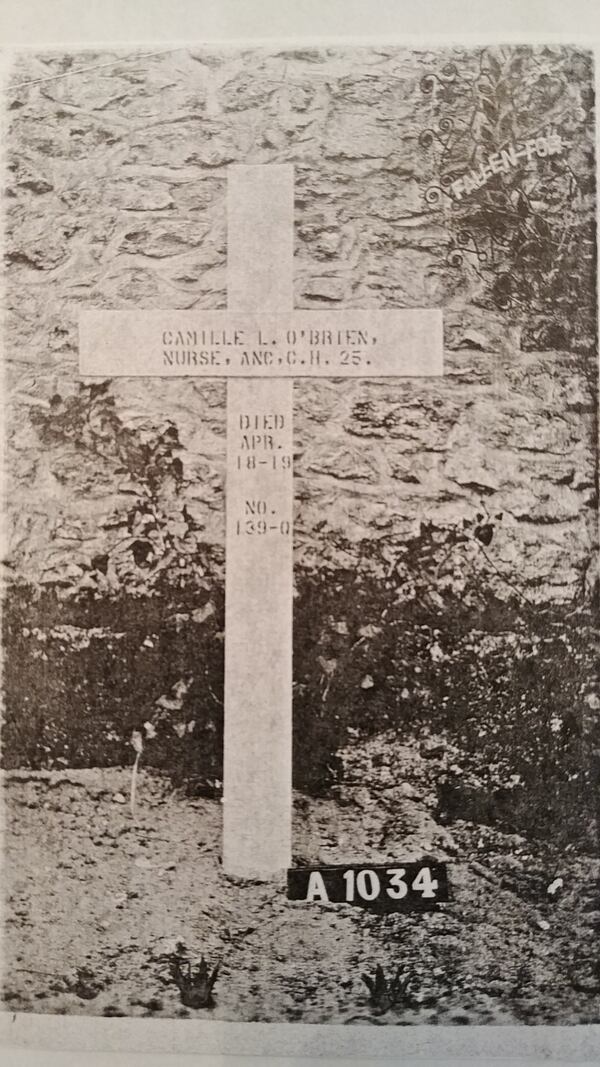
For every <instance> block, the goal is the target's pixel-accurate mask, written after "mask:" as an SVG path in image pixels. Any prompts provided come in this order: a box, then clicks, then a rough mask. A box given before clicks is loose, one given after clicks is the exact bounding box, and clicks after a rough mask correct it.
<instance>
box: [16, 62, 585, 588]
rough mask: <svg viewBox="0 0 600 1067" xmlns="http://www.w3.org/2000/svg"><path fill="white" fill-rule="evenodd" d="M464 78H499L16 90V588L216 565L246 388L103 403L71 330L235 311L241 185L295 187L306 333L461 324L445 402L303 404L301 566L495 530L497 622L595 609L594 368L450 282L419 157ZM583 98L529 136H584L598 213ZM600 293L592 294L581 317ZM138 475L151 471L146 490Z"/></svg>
mask: <svg viewBox="0 0 600 1067" xmlns="http://www.w3.org/2000/svg"><path fill="white" fill-rule="evenodd" d="M529 53H531V54H529ZM565 56H566V59H565ZM576 58H577V56H576ZM580 58H581V57H580ZM449 61H452V62H454V63H455V64H456V66H457V67H459V68H460V69H461V70H465V71H467V72H470V73H471V75H472V73H473V71H476V69H477V66H478V64H480V63H481V56H480V55H479V54H478V53H465V52H461V51H458V50H455V51H453V52H451V53H424V52H421V53H408V52H404V51H396V50H390V49H385V48H379V49H369V50H364V51H360V52H353V51H347V50H345V51H338V50H333V49H328V50H324V51H312V50H307V51H304V52H295V53H286V52H279V53H277V54H275V53H266V52H262V51H246V52H243V53H239V52H233V51H232V52H227V53H223V54H218V55H217V54H206V53H203V52H201V51H194V50H185V49H174V50H172V51H169V52H166V53H165V54H162V55H158V56H155V57H151V58H136V57H135V55H128V56H123V57H120V56H119V55H117V54H110V53H102V54H97V55H96V54H89V53H84V54H81V55H75V56H73V55H69V56H66V55H65V56H61V55H29V56H27V57H24V58H21V59H20V60H19V61H18V62H17V63H16V65H15V67H14V69H13V71H12V74H11V83H12V90H11V91H10V92H9V93H8V97H7V99H8V106H9V125H8V140H7V145H8V149H7V163H8V175H7V177H8V188H7V193H6V199H5V207H6V229H7V234H6V251H7V258H8V269H7V275H6V279H7V290H8V298H9V306H10V310H9V316H8V323H7V332H6V339H7V361H8V371H7V385H8V388H9V391H10V392H9V395H10V410H9V419H8V438H7V445H8V447H7V460H8V486H7V503H8V513H9V552H8V563H9V568H10V575H11V577H12V578H14V579H15V580H17V581H18V582H26V583H30V584H31V585H33V587H34V588H36V589H38V588H39V587H40V586H41V585H45V586H52V587H54V586H56V587H57V588H58V589H59V590H60V591H61V594H62V595H67V596H68V595H70V594H71V593H73V592H75V591H77V590H78V589H80V588H86V587H87V588H92V589H97V590H99V591H100V593H107V594H108V593H111V592H116V591H118V590H119V589H129V590H131V591H135V590H136V589H137V588H142V587H143V583H144V582H147V579H148V571H149V567H150V569H151V565H152V561H154V563H155V564H156V565H159V564H160V556H161V552H163V553H164V552H165V551H166V548H165V530H166V531H167V533H168V547H169V552H170V554H171V556H172V562H173V565H174V566H175V565H177V566H181V568H182V569H183V570H185V569H186V568H190V567H192V568H193V567H194V566H195V565H196V562H197V558H198V555H197V554H198V551H199V549H200V547H201V546H202V545H204V544H209V545H214V546H216V548H217V549H219V548H220V549H222V546H223V540H224V521H223V520H224V484H223V479H224V454H225V383H224V382H206V381H199V380H196V381H194V380H191V379H190V380H182V379H180V380H171V381H168V380H161V381H152V380H147V381H144V380H133V379H132V380H126V379H120V380H115V381H113V382H111V383H110V384H109V385H108V386H107V388H106V390H105V391H102V390H99V391H97V392H94V389H93V388H92V389H90V388H87V387H85V386H83V385H82V384H81V383H80V381H79V379H78V352H77V322H78V315H79V312H80V310H81V309H82V308H84V307H85V308H116V309H127V308H134V307H135V308H156V307H164V308H185V309H191V308H196V309H199V308H215V307H224V306H225V303H226V228H225V189H226V180H227V167H228V164H230V163H236V162H245V163H248V162H251V163H272V162H292V163H294V165H295V173H296V246H295V302H296V306H297V307H299V308H316V307H326V308H344V307H348V308H350V307H354V308H368V307H381V308H385V307H418V306H426V307H433V306H442V307H443V308H444V318H445V347H446V366H445V375H444V379H443V380H437V381H431V380H429V381H427V380H422V381H418V380H398V381H389V380H387V381H377V380H374V381H357V380H343V381H341V380H338V381H333V380H332V381H312V382H310V381H298V382H297V383H296V385H295V402H296V416H295V420H296V421H295V434H296V465H295V472H296V480H295V485H296V537H295V546H296V558H297V563H298V565H299V566H306V567H313V566H317V567H318V566H322V565H324V564H326V563H333V564H336V563H337V564H340V563H341V564H343V565H346V564H348V563H349V564H351V565H354V564H355V563H356V562H357V560H359V559H360V558H361V557H362V556H363V555H364V545H365V543H367V544H368V543H371V542H373V541H375V540H377V541H379V542H380V543H381V548H382V553H383V555H384V556H385V555H387V557H388V558H390V559H391V558H393V557H395V554H397V553H398V552H399V551H401V549H402V546H403V545H405V544H407V543H408V542H410V541H411V539H414V538H415V537H418V535H419V531H420V529H421V524H422V523H425V524H431V525H432V526H433V527H435V528H438V527H439V528H441V529H454V528H459V527H460V526H461V524H462V523H463V520H467V521H468V522H474V521H475V522H476V521H479V522H481V521H483V519H479V520H478V519H476V516H477V515H480V516H483V517H484V518H485V517H488V516H489V518H490V524H491V525H492V526H493V530H494V539H493V543H492V544H490V545H489V546H488V547H487V549H486V552H485V554H484V555H483V556H482V554H481V553H479V554H478V555H477V565H478V566H479V565H481V566H483V567H484V568H485V569H486V573H487V574H488V576H489V580H490V582H491V583H492V584H493V585H494V587H495V589H496V591H497V593H498V594H499V595H509V594H510V591H511V590H514V588H515V587H518V589H519V590H520V591H521V592H522V594H523V595H524V596H526V597H527V598H528V599H530V600H534V601H537V600H547V599H553V600H558V601H568V600H571V599H572V598H574V597H577V596H579V595H580V594H581V593H582V592H584V591H585V590H588V591H589V588H590V575H591V574H592V573H593V571H592V570H591V566H592V559H593V553H594V548H595V544H596V530H597V510H596V506H597V505H596V488H595V483H596V450H595V409H596V392H595V369H594V356H593V354H592V355H590V350H589V348H588V351H582V350H578V351H575V350H573V351H571V350H568V349H567V348H564V347H562V348H560V349H555V350H550V351H523V349H522V345H521V339H522V336H523V330H524V328H525V327H526V326H527V325H528V318H527V317H528V310H527V308H525V309H523V308H520V309H517V310H515V308H514V307H513V308H511V309H509V310H507V309H502V308H500V307H498V306H494V305H493V303H490V301H489V299H487V298H486V295H485V292H484V284H483V282H482V275H481V272H480V271H477V270H476V269H474V267H473V266H472V264H471V262H470V261H469V258H468V257H465V259H464V262H463V263H462V265H461V266H460V267H458V268H457V267H456V266H451V265H450V264H449V262H448V259H447V254H448V251H449V249H450V248H451V247H452V242H453V237H452V227H451V225H450V224H449V220H448V211H447V209H445V208H444V207H443V206H442V207H441V208H440V207H439V206H438V205H435V204H429V203H428V202H427V200H426V198H425V192H426V190H427V188H428V187H429V186H430V184H431V182H432V180H435V166H436V161H435V156H432V154H431V152H428V151H426V150H425V148H424V147H423V143H422V135H423V132H424V131H425V130H427V129H428V128H430V127H431V124H432V122H433V120H434V119H439V108H440V106H441V104H440V100H439V98H436V100H437V103H436V102H435V101H434V102H433V103H432V95H431V93H429V94H428V93H426V92H424V91H423V88H422V79H423V77H424V76H425V75H427V74H429V73H431V71H434V72H436V71H440V70H443V69H444V67H445V65H447V63H448V62H449ZM527 62H528V63H530V65H532V69H533V67H536V69H537V67H540V65H542V67H543V65H544V64H545V65H546V68H547V71H548V73H547V75H544V73H543V71H542V74H541V75H539V77H540V78H543V77H546V76H547V77H548V78H549V79H550V83H552V79H553V78H554V79H555V81H556V71H557V69H558V68H560V70H561V71H564V69H565V63H566V66H567V68H568V69H570V68H569V63H571V60H570V59H569V54H568V53H565V52H564V51H562V50H554V51H552V50H537V51H536V52H535V53H534V52H531V50H528V57H527ZM574 63H575V60H573V61H572V63H571V65H573V64H574ZM584 66H585V64H584ZM79 68H93V69H90V70H88V72H87V73H76V71H77V70H78V69H79ZM528 69H529V68H528ZM586 71H587V73H586ZM62 75H66V76H62ZM589 76H590V75H589V68H585V70H583V72H581V70H580V71H579V77H580V82H578V81H577V80H576V79H575V80H574V81H573V80H572V79H571V81H569V79H568V78H566V79H563V81H562V82H560V84H561V85H562V86H563V91H562V96H561V94H560V93H557V92H554V94H552V92H549V95H548V98H547V99H546V98H544V100H542V101H541V102H538V104H539V106H538V113H537V114H535V115H531V116H530V117H529V121H530V122H531V124H532V128H545V127H546V125H548V124H550V125H554V128H557V127H560V128H561V129H562V128H563V126H564V124H565V123H568V122H570V123H571V125H572V129H571V133H570V142H569V145H570V148H569V151H570V155H569V157H568V159H569V165H570V166H571V168H573V172H574V174H575V177H576V179H577V181H578V182H579V189H580V190H581V189H583V188H584V184H585V183H584V179H585V180H587V182H588V186H589V184H590V182H591V183H592V186H593V169H592V165H593V160H592V157H591V143H592V142H591V133H590V125H589V110H588V111H587V112H586V110H585V108H584V107H583V106H582V101H583V102H584V103H585V94H586V93H588V92H589V84H588V82H586V77H589ZM559 81H560V79H559ZM27 83H28V84H27ZM440 84H441V82H440ZM536 84H537V83H536ZM578 93H579V97H578V98H577V99H575V97H577V94H578ZM442 103H443V98H442ZM455 106H456V108H458V109H459V110H460V106H461V101H460V98H459V99H458V101H457V103H456V105H455ZM577 107H578V108H579V112H580V113H579V116H578V115H577ZM436 108H437V110H436ZM561 116H562V117H561ZM565 116H566V117H565ZM573 116H575V117H574V118H573ZM559 120H560V121H559ZM560 122H562V123H563V126H560ZM565 128H566V126H565ZM420 137H421V143H420V140H419V138H420ZM540 195H541V194H540ZM577 196H578V199H577V200H576V201H575V200H574V201H573V205H572V208H573V212H579V214H580V216H583V215H586V217H589V218H593V209H594V196H593V188H592V191H591V194H590V193H589V188H588V192H587V195H586V196H583V194H581V193H580V192H578V194H577ZM594 285H595V279H594V276H593V271H592V270H591V269H590V270H588V271H587V273H585V272H584V275H583V281H582V284H581V291H582V298H583V296H585V295H586V293H587V298H588V300H589V298H590V294H593V292H594ZM592 298H593V297H592ZM564 316H565V318H566V319H568V317H569V309H568V308H566V309H565V310H564ZM573 347H574V348H576V346H573ZM132 456H134V458H135V464H134V467H135V469H132V468H131V462H129V461H131V457H132ZM144 456H146V457H148V456H149V457H151V459H150V460H148V462H150V461H151V462H153V463H155V464H157V465H158V466H157V470H158V474H157V477H156V478H155V479H154V481H153V483H152V487H151V489H150V491H149V490H148V482H147V477H146V475H145V473H144V470H143V458H144ZM157 457H158V458H157ZM128 462H129V469H128ZM136 465H137V466H136ZM145 497H149V503H148V502H147V506H146V504H144V498H145ZM157 528H158V529H157ZM144 539H145V540H146V542H147V543H148V544H151V546H152V551H151V552H150V557H147V558H143V552H142V555H141V556H140V554H139V544H140V543H142V542H144ZM136 541H137V544H138V547H137V555H136V548H135V546H134V542H136ZM476 547H477V548H479V546H478V545H477V546H476ZM484 547H485V546H484ZM217 554H218V553H217ZM149 560H150V562H149Z"/></svg>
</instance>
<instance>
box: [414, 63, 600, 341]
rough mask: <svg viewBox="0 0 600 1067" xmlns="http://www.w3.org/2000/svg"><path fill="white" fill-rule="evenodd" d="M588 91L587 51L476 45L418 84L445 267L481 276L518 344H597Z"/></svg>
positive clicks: (431, 199) (484, 292)
mask: <svg viewBox="0 0 600 1067" xmlns="http://www.w3.org/2000/svg"><path fill="white" fill-rule="evenodd" d="M591 85H593V74H592V69H591V56H590V55H588V54H587V53H583V52H579V53H577V52H574V51H573V50H567V49H561V48H547V47H544V48H523V47H519V48H514V47H513V48H504V49H483V50H481V51H480V52H479V53H478V54H477V59H476V61H475V63H473V62H472V61H468V62H465V63H464V64H459V63H458V62H447V63H446V64H444V65H442V66H441V67H440V69H439V70H434V71H432V72H431V73H429V74H426V75H425V76H424V77H423V78H422V79H421V83H420V89H421V93H422V99H423V101H424V104H425V107H426V109H427V116H428V125H427V127H426V128H425V129H424V130H423V131H422V133H421V136H420V144H421V147H422V148H423V149H424V150H425V151H426V152H427V153H428V154H429V157H430V161H431V168H432V170H431V173H432V180H431V182H430V184H429V186H428V187H427V189H426V190H425V192H424V196H425V200H426V202H427V203H428V204H429V205H430V206H431V207H433V208H434V209H436V210H440V211H441V212H442V213H443V215H444V222H445V225H446V228H447V231H448V234H449V244H448V248H447V263H448V265H449V266H451V267H452V268H454V269H456V270H457V271H465V272H468V273H470V274H474V275H476V276H478V277H479V279H480V280H481V283H482V285H481V295H480V297H479V299H480V302H481V303H482V304H483V305H484V306H487V307H491V308H495V309H497V310H500V311H502V312H506V313H507V314H508V315H509V316H510V317H511V318H512V320H513V321H516V322H518V323H519V325H521V327H522V347H523V348H531V349H548V348H556V349H560V348H571V349H573V350H583V351H589V350H592V349H594V347H595V340H596V313H595V271H596V254H595V178H594V148H593V145H594V138H593V128H594V127H593V110H594V98H593V92H592V89H591V88H590V86H591Z"/></svg>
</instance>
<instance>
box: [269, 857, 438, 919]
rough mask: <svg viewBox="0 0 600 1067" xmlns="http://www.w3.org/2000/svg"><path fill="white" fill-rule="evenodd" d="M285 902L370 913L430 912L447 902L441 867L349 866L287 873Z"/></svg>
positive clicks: (307, 868)
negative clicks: (353, 908) (329, 905)
mask: <svg viewBox="0 0 600 1067" xmlns="http://www.w3.org/2000/svg"><path fill="white" fill-rule="evenodd" d="M287 887H288V898H289V899H290V900H303V901H305V902H306V903H307V904H311V903H312V904H320V903H328V902H330V903H332V904H356V905H358V906H359V907H363V908H371V909H372V910H373V911H378V912H389V911H431V910H435V909H436V908H437V906H438V904H445V903H447V902H448V901H449V899H450V895H449V888H448V875H447V871H446V865H445V864H444V863H397V864H395V863H390V864H386V866H385V867H382V866H372V867H369V866H366V865H364V864H361V865H357V864H352V865H350V866H347V865H345V866H336V867H296V868H290V870H288V876H287Z"/></svg>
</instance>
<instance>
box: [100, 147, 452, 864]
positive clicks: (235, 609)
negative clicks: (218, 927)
mask: <svg viewBox="0 0 600 1067" xmlns="http://www.w3.org/2000/svg"><path fill="white" fill-rule="evenodd" d="M293 199H294V173H293V167H292V166H291V165H289V164H282V165H280V164H276V165H264V166H261V165H256V166H241V165H240V166H237V165H236V166H230V167H229V172H228V253H227V258H228V310H227V311H214V312H213V311H198V312H196V311H133V312H129V311H100V310H98V311H86V312H83V313H82V315H81V318H80V371H81V374H82V375H83V376H85V377H96V376H101V377H116V376H123V375H124V376H155V377H172V376H173V375H193V376H197V377H207V378H210V377H225V378H227V379H229V380H228V387H227V486H226V580H225V737H224V772H223V777H224V782H223V796H224V810H223V866H224V870H225V872H226V873H227V874H229V875H232V876H237V877H242V878H256V879H260V880H269V879H272V878H279V877H280V876H281V874H282V872H283V871H285V869H286V868H287V867H289V866H290V864H291V816H292V574H293V572H292V509H293V472H292V455H293V437H292V418H293V379H294V378H295V377H304V376H311V377H319V378H323V377H372V378H380V377H397V376H403V375H411V376H413V375H418V376H429V375H438V374H441V373H442V347H443V346H442V313H441V311H440V310H439V309H437V310H436V309H431V310H429V309H402V310H383V311H381V310H377V309H373V310H369V311H339V310H336V311H328V310H323V309H319V310H315V311H294V310H293V232H294V230H293V221H294V215H293Z"/></svg>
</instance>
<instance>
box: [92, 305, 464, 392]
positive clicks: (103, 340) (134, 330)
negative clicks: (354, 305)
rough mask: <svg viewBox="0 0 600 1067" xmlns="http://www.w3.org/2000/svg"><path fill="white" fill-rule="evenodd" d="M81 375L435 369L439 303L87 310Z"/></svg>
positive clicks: (410, 372)
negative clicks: (282, 309)
mask: <svg viewBox="0 0 600 1067" xmlns="http://www.w3.org/2000/svg"><path fill="white" fill-rule="evenodd" d="M80 371H81V374H82V375H84V376H86V377H96V376H101V377H111V378H112V377H120V376H126V377H139V376H145V377H147V376H153V377H182V376H188V377H189V376H192V377H199V378H236V377H239V378H291V377H293V378H302V377H312V378H341V377H348V378H378V377H383V378H387V377H402V376H405V375H406V376H411V377H412V376H418V377H421V376H423V377H429V376H431V375H440V374H442V373H443V338H442V311H441V310H440V309H437V308H433V309H426V308H407V309H398V310H389V311H388V310H379V309H371V310H367V311H355V310H349V311H327V310H318V311H291V312H289V313H279V314H273V313H260V312H256V313H255V312H249V311H202V312H195V311H131V312H130V311H85V312H83V313H82V315H81V319H80Z"/></svg>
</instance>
